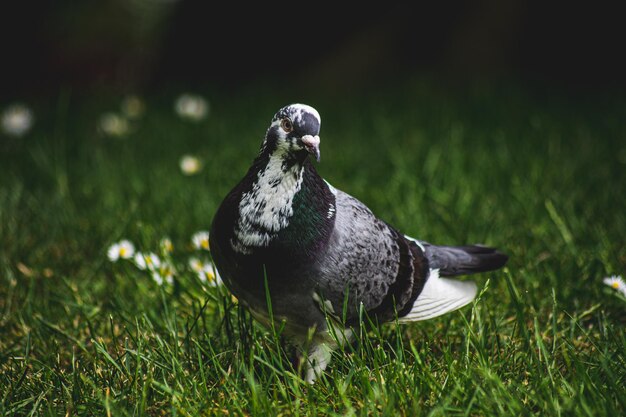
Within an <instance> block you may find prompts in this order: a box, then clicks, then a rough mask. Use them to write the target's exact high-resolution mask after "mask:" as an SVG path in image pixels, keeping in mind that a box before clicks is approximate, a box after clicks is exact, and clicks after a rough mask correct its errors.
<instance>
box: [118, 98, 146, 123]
mask: <svg viewBox="0 0 626 417" xmlns="http://www.w3.org/2000/svg"><path fill="white" fill-rule="evenodd" d="M121 108H122V113H124V115H125V116H126V117H128V118H129V119H131V120H134V119H138V118H140V117H141V116H143V114H144V112H145V111H146V106H145V104H144V102H143V100H141V98H139V97H138V96H136V95H132V94H131V95H128V96H126V97H124V98H123V99H122V105H121Z"/></svg>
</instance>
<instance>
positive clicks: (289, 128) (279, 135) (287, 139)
mask: <svg viewBox="0 0 626 417" xmlns="http://www.w3.org/2000/svg"><path fill="white" fill-rule="evenodd" d="M320 123H321V119H320V115H319V113H318V112H317V110H315V109H314V108H313V107H311V106H307V105H306V104H290V105H289V106H285V107H283V108H282V109H280V110H278V111H277V112H276V114H275V115H274V118H273V119H272V123H271V124H270V127H269V129H267V134H266V135H265V142H264V147H266V148H269V149H270V150H271V152H280V153H282V154H284V155H285V156H286V157H289V156H300V157H302V159H304V158H305V157H306V155H308V154H311V155H313V156H314V157H315V159H316V160H317V161H318V162H319V160H320V137H319V133H320Z"/></svg>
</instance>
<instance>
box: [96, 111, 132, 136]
mask: <svg viewBox="0 0 626 417" xmlns="http://www.w3.org/2000/svg"><path fill="white" fill-rule="evenodd" d="M98 128H99V129H100V131H101V132H102V133H104V134H105V135H107V136H116V137H122V136H124V135H126V134H127V133H128V131H129V130H130V125H129V123H128V120H126V118H124V117H122V116H120V115H119V114H117V113H104V114H103V115H102V116H100V120H99V122H98Z"/></svg>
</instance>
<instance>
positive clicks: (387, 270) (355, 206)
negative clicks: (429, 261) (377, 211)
mask: <svg viewBox="0 0 626 417" xmlns="http://www.w3.org/2000/svg"><path fill="white" fill-rule="evenodd" d="M425 269H427V268H426V261H425V258H424V257H423V255H422V253H421V249H419V248H418V246H417V245H416V244H415V243H414V242H411V241H409V240H407V239H406V238H405V237H404V236H403V235H402V234H400V233H399V232H398V231H396V230H395V229H394V228H393V227H391V226H390V225H388V224H387V223H385V222H384V221H382V220H380V219H378V218H377V217H376V216H375V215H374V214H373V213H372V212H371V211H370V210H369V209H368V208H367V207H366V206H365V205H364V204H363V203H361V202H360V201H358V200H357V199H355V198H354V197H352V196H350V195H349V194H346V193H344V192H342V191H340V190H336V219H335V228H334V230H333V232H332V235H331V238H330V242H329V246H328V250H327V251H326V252H325V254H324V255H323V256H322V259H320V262H319V271H318V272H319V275H318V277H317V280H318V283H319V291H321V292H322V293H323V298H325V299H326V300H328V301H330V302H331V304H332V307H333V310H334V312H335V314H336V315H337V316H339V317H341V318H342V319H346V321H347V322H349V323H350V322H355V321H356V320H358V315H359V309H360V306H361V305H362V306H363V308H364V309H365V311H366V312H367V313H368V315H369V316H370V318H373V319H378V320H381V321H387V320H391V319H393V317H394V315H395V313H396V312H398V313H399V312H400V311H401V310H403V309H405V307H406V308H408V309H410V307H411V305H412V304H413V301H415V298H416V297H417V295H418V293H419V291H420V290H421V288H422V286H423V283H424V280H425V274H427V272H426V271H425ZM344 305H345V306H347V307H348V308H347V309H346V310H345V317H344V314H343V313H344Z"/></svg>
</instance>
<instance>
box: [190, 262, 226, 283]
mask: <svg viewBox="0 0 626 417" xmlns="http://www.w3.org/2000/svg"><path fill="white" fill-rule="evenodd" d="M189 267H190V268H191V270H192V271H194V272H195V273H196V274H197V276H198V279H199V280H200V281H202V282H204V283H208V284H209V285H212V286H217V285H221V284H222V279H221V278H220V276H219V274H218V273H217V271H216V270H215V268H214V267H213V264H211V263H210V262H204V261H202V260H200V259H198V258H190V259H189Z"/></svg>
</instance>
